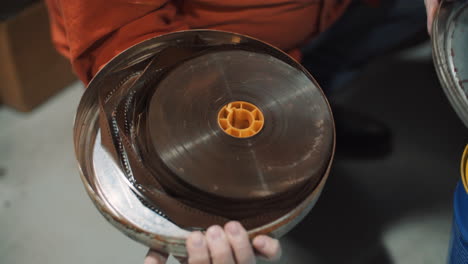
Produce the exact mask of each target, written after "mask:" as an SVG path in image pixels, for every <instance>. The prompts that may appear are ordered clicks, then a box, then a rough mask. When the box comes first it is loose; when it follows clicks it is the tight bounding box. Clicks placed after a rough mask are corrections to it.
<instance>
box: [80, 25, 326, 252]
mask: <svg viewBox="0 0 468 264" xmlns="http://www.w3.org/2000/svg"><path fill="white" fill-rule="evenodd" d="M226 45H227V46H228V47H231V46H232V47H237V45H242V46H243V47H247V52H244V51H242V52H231V51H229V50H227V51H223V52H225V53H223V54H228V55H229V56H231V55H232V57H233V60H230V57H229V56H221V53H218V54H210V53H207V54H204V55H203V56H206V58H207V60H206V63H205V62H204V60H202V59H200V58H203V57H202V56H199V57H197V58H195V59H193V60H186V61H184V62H183V63H182V64H181V65H182V66H181V67H179V68H177V67H176V68H175V69H174V70H171V71H169V73H168V74H167V75H164V76H163V77H161V78H162V79H161V81H159V82H158V84H157V86H158V88H156V92H154V95H153V96H152V97H151V96H149V97H148V98H150V99H149V101H151V102H152V104H151V105H150V106H148V107H146V108H145V107H143V109H147V110H145V111H148V112H149V114H148V116H149V117H148V120H149V121H152V122H153V123H151V124H150V125H149V131H150V136H151V137H154V138H155V139H156V140H155V141H154V142H155V143H154V144H155V146H156V147H158V151H159V152H160V153H161V155H162V156H163V157H162V160H163V161H167V162H168V164H169V163H170V162H172V163H170V166H169V165H168V166H167V167H169V168H172V167H171V166H173V168H174V171H176V172H177V169H178V168H179V167H177V166H178V165H180V163H177V158H178V156H177V155H178V154H177V153H178V152H175V150H183V151H186V150H187V149H189V148H188V147H187V146H189V147H191V148H193V147H194V146H200V147H201V148H202V149H203V148H206V149H207V151H208V152H206V153H207V155H213V157H214V158H216V159H218V160H219V162H216V164H213V166H211V167H213V168H216V169H219V170H221V169H222V164H236V163H235V162H236V159H235V157H236V155H235V151H239V149H240V150H241V151H244V152H246V151H247V152H248V151H249V149H248V148H250V147H251V148H254V147H257V148H259V147H260V148H259V149H260V150H261V151H263V152H261V151H260V150H259V152H258V153H259V154H262V155H263V156H260V157H262V159H259V158H258V157H257V159H256V160H252V159H255V155H251V156H247V157H245V156H244V157H241V159H240V161H239V162H244V164H249V165H248V166H238V167H240V168H236V166H230V167H229V168H226V169H227V170H226V171H227V172H229V173H231V174H232V175H233V177H234V176H236V177H238V176H239V174H238V173H237V174H236V170H238V171H242V170H246V169H249V168H251V169H249V170H248V171H247V172H250V171H252V169H255V170H258V174H262V172H265V174H264V175H263V174H262V175H263V176H265V175H272V177H277V178H276V179H282V177H284V176H287V175H281V173H277V174H272V173H274V170H275V167H274V166H273V165H275V164H276V166H278V168H279V169H284V171H287V170H286V169H288V166H289V167H291V168H294V167H298V168H300V170H296V171H297V174H295V175H290V178H292V179H294V181H293V182H292V183H293V184H296V185H297V184H298V183H301V182H300V180H302V178H304V177H303V176H301V175H307V172H309V173H315V174H317V177H318V180H317V183H316V184H314V188H313V189H312V191H311V192H310V193H308V195H307V196H306V198H305V199H303V200H302V201H301V202H300V203H299V204H297V206H295V207H294V208H291V210H289V211H288V212H286V213H285V214H284V215H282V216H281V217H278V218H277V219H275V220H273V221H271V222H269V223H266V224H264V225H262V226H259V227H256V228H253V229H251V230H248V233H249V236H250V237H254V236H255V235H258V234H268V235H272V236H274V237H280V236H282V235H284V234H285V233H286V232H288V231H289V230H290V229H291V228H293V227H294V226H295V225H296V224H297V223H299V222H300V221H301V220H302V219H303V217H304V216H305V215H306V214H307V213H308V212H309V211H310V210H311V209H312V207H313V206H314V204H315V202H316V201H317V199H318V197H319V196H320V193H321V191H322V189H323V187H324V185H325V182H326V180H327V177H328V173H329V170H330V166H331V162H332V159H333V152H334V145H335V132H334V125H333V117H332V115H331V110H330V108H329V105H328V102H327V101H326V99H325V96H324V94H323V93H322V91H321V89H320V88H319V86H318V84H317V83H316V82H315V81H314V79H313V78H312V77H311V76H310V74H309V73H308V72H307V71H306V70H305V69H304V68H303V67H302V66H301V65H300V64H298V63H297V62H296V61H294V60H293V59H291V58H290V57H289V56H287V55H286V54H284V53H283V52H281V51H279V50H278V49H276V48H274V47H272V46H270V45H268V44H265V43H263V42H261V41H258V40H255V39H252V38H250V37H246V36H242V35H238V34H233V33H227V32H221V31H211V30H190V31H182V32H176V33H171V34H167V35H163V36H160V37H156V38H153V39H150V40H147V41H144V42H142V43H140V44H137V45H135V46H133V47H131V48H129V49H127V50H125V51H124V52H122V53H121V54H119V55H118V56H116V57H115V58H114V59H112V60H111V61H110V62H109V63H108V64H106V66H105V67H104V68H102V69H101V70H100V71H99V72H98V74H97V75H96V76H95V77H94V79H93V80H92V81H91V83H90V84H89V86H88V88H87V90H86V91H85V93H84V95H83V97H82V99H81V102H80V104H79V107H78V111H77V115H76V118H75V126H74V144H75V152H76V157H77V160H78V163H79V168H80V173H81V178H82V181H83V183H84V186H85V189H86V191H87V192H88V194H89V196H90V197H91V199H92V201H93V202H94V204H95V205H96V207H97V209H98V210H99V211H100V212H101V214H102V215H103V216H104V217H105V218H106V219H107V220H108V221H109V222H110V223H111V224H113V225H114V226H115V227H117V228H118V229H119V230H120V231H122V232H123V233H125V234H126V235H127V236H129V237H131V238H133V239H134V240H136V241H138V242H140V243H143V244H145V245H147V246H148V247H151V248H154V249H157V250H159V251H162V252H167V253H172V254H173V255H175V256H185V255H186V250H185V238H186V236H187V235H188V233H189V231H190V230H187V229H184V228H181V227H180V226H178V225H177V224H176V223H174V222H173V221H171V220H170V219H168V218H167V216H166V215H165V212H164V211H160V210H158V208H157V204H156V206H152V205H151V204H148V203H146V202H145V199H144V197H143V196H140V195H139V193H138V189H137V188H135V185H134V182H132V179H130V178H129V177H127V175H126V172H125V171H126V170H127V169H128V168H126V167H125V166H122V164H120V163H119V162H117V161H116V159H115V158H113V156H112V155H111V154H110V153H109V152H108V151H107V150H106V149H105V147H103V143H104V142H101V134H102V133H108V131H102V129H101V127H100V124H99V122H100V117H99V115H100V114H101V113H102V106H101V105H100V102H99V100H98V98H99V96H100V94H101V93H102V89H104V88H103V87H107V88H109V86H110V84H109V82H115V85H117V86H118V85H122V84H125V83H126V82H132V81H133V80H135V79H136V80H138V78H139V77H141V76H143V75H144V73H142V72H144V70H142V69H144V68H145V67H140V66H139V65H140V64H142V63H144V62H146V61H149V60H151V61H156V62H157V63H160V62H161V61H158V60H154V59H152V58H154V57H155V56H157V55H159V54H162V53H163V51H164V50H168V49H169V48H171V47H176V46H177V47H184V48H185V47H189V48H192V47H195V48H196V49H207V50H209V49H211V48H216V47H220V46H221V47H223V48H224V47H225V46H226ZM236 54H240V55H239V56H244V57H242V59H236V58H240V57H239V56H238V55H236ZM236 56H237V57H236ZM170 58H171V57H170V56H169V59H170ZM249 60H251V61H252V62H256V61H258V62H259V64H258V65H260V66H262V65H263V66H262V67H263V68H261V67H260V66H259V68H258V69H256V70H255V66H256V65H257V64H256V63H253V64H252V63H250V64H248V65H246V67H244V68H245V69H242V67H240V65H241V63H242V62H243V61H249ZM192 61H195V62H196V63H198V64H193V65H200V66H199V67H198V66H197V67H195V66H193V65H192V64H190V63H192ZM220 61H222V62H223V63H219V62H220ZM210 63H211V64H213V65H217V64H216V63H218V64H219V67H218V68H219V69H218V72H216V73H213V72H210V71H209V68H206V67H207V65H210ZM279 64H281V65H283V66H281V65H280V66H278V65H279ZM236 65H237V66H236ZM234 66H235V67H237V68H233V69H240V70H238V71H234V72H232V71H228V72H226V73H224V72H223V70H228V69H230V68H229V67H234ZM260 68H261V69H260ZM251 69H254V70H251ZM269 69H272V71H277V72H279V73H281V74H283V75H284V76H285V77H284V80H283V81H282V82H280V85H282V86H278V82H277V81H275V80H274V78H273V77H272V78H270V77H269V74H268V73H269ZM162 70H163V69H162ZM178 71H180V72H185V73H184V74H182V75H177V73H178ZM155 72H156V73H157V72H159V70H158V69H156V70H155ZM187 72H189V73H190V72H192V73H193V75H192V76H191V75H190V74H189V75H187ZM199 72H201V73H203V74H199ZM273 74H275V73H273ZM276 75H278V74H276ZM251 76H253V77H251ZM178 77H179V78H178ZM184 78H185V79H184ZM190 78H192V79H190ZM230 78H231V79H230ZM275 78H279V77H278V76H276V77H275ZM186 80H187V81H186ZM188 80H198V81H194V82H188ZM259 80H263V82H259ZM264 80H266V81H267V82H265V81H264ZM143 83H144V82H143ZM187 83H188V84H193V85H194V86H193V87H188V86H187V87H185V86H186V84H187ZM262 83H263V84H262ZM211 84H212V85H211ZM266 84H268V85H266ZM184 85H185V86H184ZM210 85H211V86H210ZM275 85H276V86H275ZM288 86H289V87H288ZM209 87H211V88H209ZM220 87H221V88H222V87H224V88H223V89H224V90H223V89H221V88H220ZM226 87H228V88H226ZM208 88H209V89H212V90H207V89H208ZM288 88H289V89H292V90H289V91H288V90H287V89H288ZM262 89H263V90H262ZM275 89H276V90H275ZM294 89H295V90H294ZM110 91H111V92H110V93H109V94H112V92H113V91H114V90H112V89H111V90H110ZM198 91H200V93H199V94H196V93H197V92H198ZM206 91H209V92H206ZM262 91H264V92H262ZM272 91H277V92H272ZM291 91H294V92H291ZM115 93H119V92H118V90H115V92H114V94H113V96H115V95H116V94H115ZM187 93H193V97H190V96H187ZM275 93H276V95H275ZM278 93H279V95H280V96H278ZM262 94H264V95H265V96H260V97H262V98H259V95H262ZM109 98H110V97H107V98H105V99H106V100H112V99H109ZM143 98H145V97H143ZM236 99H237V100H236ZM184 100H185V101H184ZM153 102H154V103H153ZM191 102H193V104H192V103H191ZM290 102H291V103H290ZM178 103H179V104H178ZM174 104H175V105H180V107H179V108H177V107H174ZM124 106H125V107H124V108H125V109H127V108H129V107H130V108H131V106H132V104H128V105H124ZM208 108H209V111H208V110H207V109H208ZM111 110H112V109H111ZM207 111H208V112H207ZM111 113H112V112H111ZM200 113H201V114H200ZM205 113H207V114H206V118H201V117H203V116H205ZM290 113H291V114H290ZM197 115H198V118H199V120H198V121H197V120H195V121H193V120H192V117H194V116H195V117H196V116H197ZM200 116H201V117H200ZM177 118H185V119H184V120H185V121H183V120H180V121H181V122H177V121H178V120H174V119H177ZM282 119H286V120H282ZM311 120H312V121H311ZM137 121H138V120H137ZM149 121H148V122H149ZM204 122H205V123H206V124H207V125H206V126H205V125H203V124H205V123H204ZM125 125H126V123H125ZM198 128H200V129H202V130H203V129H204V130H206V131H211V132H207V134H206V135H205V134H203V135H205V136H199V135H202V134H200V133H201V132H200V131H198V130H197V129H198ZM132 129H135V128H130V129H129V133H130V134H131V133H133V132H132V131H133V130H132ZM204 130H203V131H204ZM213 131H214V132H213ZM218 131H219V133H218ZM158 133H164V134H158ZM302 133H306V136H304V137H302V136H299V138H298V136H297V135H302ZM131 135H133V134H131ZM191 135H193V136H191ZM269 135H271V137H273V139H274V141H275V142H276V143H275V144H277V145H278V146H284V153H283V155H284V158H281V154H282V153H281V152H278V153H271V151H268V150H269V148H271V147H272V146H274V145H275V144H273V143H272V142H270V141H271V140H270V141H269V140H268V138H269ZM151 137H150V138H151ZM177 137H180V138H181V139H183V140H178V139H177ZM174 138H175V139H176V140H174ZM306 139H307V140H308V141H304V140H306ZM158 140H159V141H158ZM171 140H172V141H171ZM210 140H215V141H216V142H228V143H223V144H228V145H229V144H233V145H232V146H233V147H231V148H230V147H223V148H221V150H222V151H219V153H221V154H219V155H226V157H228V156H229V155H231V156H232V157H234V159H229V160H227V161H226V160H223V159H222V157H221V159H220V158H219V157H217V156H216V155H218V154H217V153H218V152H215V153H214V154H213V149H217V148H218V147H219V146H218V145H214V146H212V147H210V144H211V143H209V142H210ZM181 141H184V142H187V144H189V145H184V146H182V147H181V146H180V145H177V144H179V142H181ZM171 142H175V143H171ZM304 142H306V143H304ZM309 142H310V144H309ZM301 143H302V145H301ZM170 144H173V145H170ZM197 144H198V145H197ZM262 144H264V146H265V147H264V148H262V146H263V145H262ZM288 144H289V145H288ZM291 144H292V145H291ZM296 145H298V146H300V148H297V149H296V151H295V153H293V152H292V153H289V152H290V149H288V148H291V146H296ZM246 148H247V149H246ZM198 149H200V148H198ZM197 151H199V150H197V148H195V152H197ZM233 152H234V153H233ZM180 153H182V152H180ZM183 153H185V152H183ZM223 153H224V154H223ZM298 153H303V154H301V155H300V156H299V155H298ZM192 154H194V153H193V152H190V151H187V155H192ZM196 154H197V153H195V155H193V156H191V157H193V158H200V157H199V156H198V157H197V155H196ZM254 154H255V153H254ZM202 156H203V157H204V156H205V155H202ZM237 156H239V155H237ZM193 158H191V159H193ZM186 160H190V159H186ZM271 160H272V161H273V162H274V163H271V164H272V165H271V166H270V167H269V166H266V165H262V164H268V162H269V161H271ZM282 161H283V163H284V164H282V163H281V162H282ZM265 162H266V163H265ZM185 164H187V163H185ZM200 164H201V163H200ZM207 164H208V163H207ZM239 164H242V163H239ZM313 164H316V166H314V165H313ZM187 166H188V165H187ZM190 166H191V165H190ZM249 166H250V167H249ZM207 168H208V167H207ZM196 170H200V172H199V175H201V176H200V177H204V174H209V173H213V172H211V171H210V170H209V169H204V170H201V169H200V168H199V167H196V166H193V167H192V169H183V170H180V172H181V173H183V174H181V175H182V176H181V177H180V179H182V180H186V182H187V183H191V182H192V183H193V185H194V186H195V187H197V186H199V188H201V189H203V188H205V189H206V190H207V191H211V192H213V193H214V194H216V195H218V193H217V192H219V190H218V189H210V188H211V187H212V186H211V185H206V184H205V185H203V184H198V185H197V182H193V181H196V179H197V178H196V177H195V178H194V176H193V175H195V174H191V172H194V171H196ZM231 174H229V175H231ZM260 176H261V175H260ZM242 177H244V178H242ZM265 177H266V176H265ZM294 177H296V178H294ZM194 179H195V180H194ZM238 179H247V178H245V175H240V178H238ZM263 180H265V181H266V182H264V184H265V183H266V184H269V182H268V178H266V179H263ZM242 181H243V180H242ZM242 181H234V180H233V184H231V185H238V186H242V184H244V183H243V182H242ZM285 183H287V181H286V182H285V181H284V180H281V181H277V182H273V181H272V182H271V184H270V185H268V186H272V188H273V187H274V186H276V187H274V188H277V190H278V191H282V190H287V189H286V187H287V186H289V185H291V183H287V184H286V185H285ZM251 186H255V188H261V187H262V185H261V184H257V182H253V185H251ZM291 186H294V185H291ZM195 187H194V188H195ZM227 187H232V186H226V188H227ZM229 190H230V191H231V193H229V192H225V193H222V192H219V195H221V196H222V195H229V197H234V198H236V196H235V195H240V194H242V195H244V194H245V195H250V196H251V197H253V198H252V199H256V198H258V197H260V198H262V197H267V198H268V197H269V196H268V195H271V192H272V191H271V190H270V189H268V190H270V191H269V192H265V193H263V192H253V193H249V192H247V191H246V190H242V192H241V193H239V192H234V191H235V189H229ZM273 194H274V192H273Z"/></svg>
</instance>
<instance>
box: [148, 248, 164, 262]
mask: <svg viewBox="0 0 468 264" xmlns="http://www.w3.org/2000/svg"><path fill="white" fill-rule="evenodd" d="M143 263H144V264H164V263H166V257H164V256H163V255H161V254H160V253H158V252H156V251H153V250H151V249H150V250H149V251H148V254H146V257H145V261H144V262H143Z"/></svg>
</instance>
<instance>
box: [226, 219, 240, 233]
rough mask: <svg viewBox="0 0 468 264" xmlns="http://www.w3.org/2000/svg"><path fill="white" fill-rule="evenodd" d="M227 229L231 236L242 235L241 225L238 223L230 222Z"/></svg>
mask: <svg viewBox="0 0 468 264" xmlns="http://www.w3.org/2000/svg"><path fill="white" fill-rule="evenodd" d="M226 229H227V231H228V232H229V234H231V235H233V236H237V235H239V234H240V225H239V223H237V222H230V223H228V224H227V225H226Z"/></svg>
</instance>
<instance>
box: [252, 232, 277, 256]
mask: <svg viewBox="0 0 468 264" xmlns="http://www.w3.org/2000/svg"><path fill="white" fill-rule="evenodd" d="M252 244H253V246H254V248H255V249H256V250H257V251H258V252H259V253H260V254H262V255H263V256H264V257H266V258H267V259H268V260H271V261H276V260H278V259H279V258H280V257H281V246H280V243H279V241H278V240H277V239H274V238H271V237H268V236H264V235H259V236H256V237H255V238H254V240H253V242H252Z"/></svg>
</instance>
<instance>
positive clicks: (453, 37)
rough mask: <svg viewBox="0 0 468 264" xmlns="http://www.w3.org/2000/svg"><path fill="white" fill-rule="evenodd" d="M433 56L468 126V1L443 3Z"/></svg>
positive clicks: (454, 102)
mask: <svg viewBox="0 0 468 264" xmlns="http://www.w3.org/2000/svg"><path fill="white" fill-rule="evenodd" d="M432 45H433V55H434V63H435V66H436V71H437V74H438V76H439V79H440V81H441V84H442V87H443V88H444V91H445V93H446V95H447V96H448V98H449V100H450V102H451V103H452V105H453V107H454V108H455V111H456V112H457V114H458V115H459V117H460V118H461V119H462V120H463V122H464V123H465V125H466V126H468V67H467V62H468V49H467V45H468V1H466V0H461V1H443V2H442V3H441V6H440V8H439V10H438V13H437V16H436V19H435V20H434V24H433V37H432Z"/></svg>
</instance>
